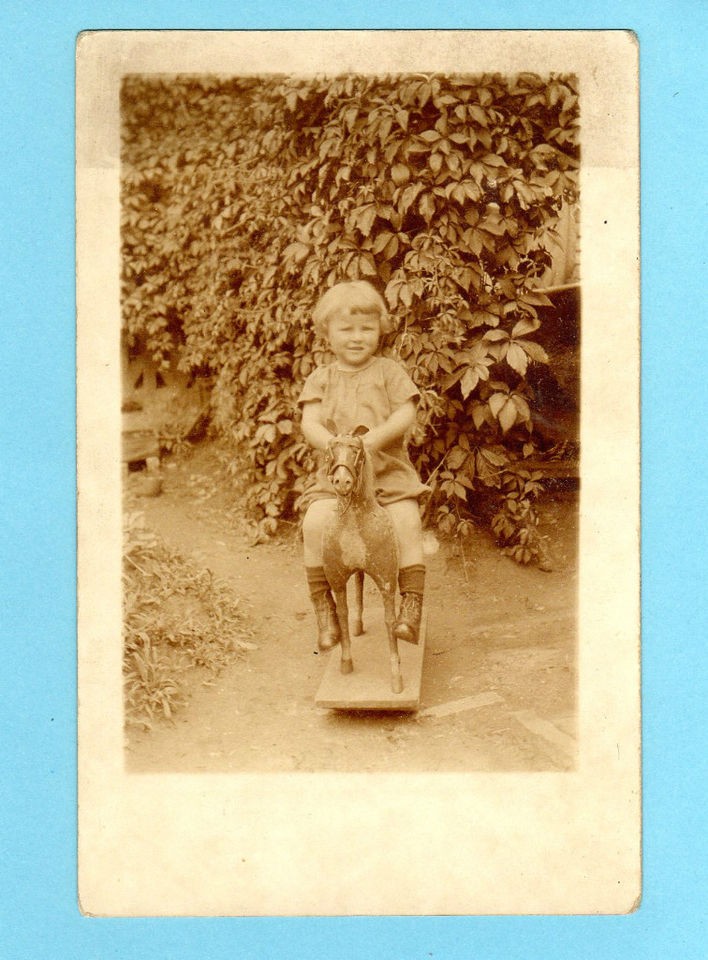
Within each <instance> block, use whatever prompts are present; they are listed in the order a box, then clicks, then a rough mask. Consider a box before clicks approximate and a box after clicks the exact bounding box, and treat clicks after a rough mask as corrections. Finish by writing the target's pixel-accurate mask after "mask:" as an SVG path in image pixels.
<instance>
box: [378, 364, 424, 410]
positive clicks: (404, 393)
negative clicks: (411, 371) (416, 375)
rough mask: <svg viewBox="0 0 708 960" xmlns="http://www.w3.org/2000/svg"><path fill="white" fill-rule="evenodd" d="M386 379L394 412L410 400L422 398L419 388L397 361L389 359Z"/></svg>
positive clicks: (385, 374) (385, 373) (385, 372)
mask: <svg viewBox="0 0 708 960" xmlns="http://www.w3.org/2000/svg"><path fill="white" fill-rule="evenodd" d="M384 377H385V382H386V391H387V393H388V399H389V402H390V404H391V410H392V411H393V410H397V409H398V408H399V407H402V406H403V404H404V403H406V402H407V401H408V400H417V399H418V398H419V397H420V390H419V389H418V387H416V385H415V384H414V383H413V381H412V380H411V378H410V377H409V376H408V374H407V373H406V371H405V370H404V369H403V367H402V366H401V365H400V363H396V361H395V360H389V359H388V358H387V360H386V367H385V371H384Z"/></svg>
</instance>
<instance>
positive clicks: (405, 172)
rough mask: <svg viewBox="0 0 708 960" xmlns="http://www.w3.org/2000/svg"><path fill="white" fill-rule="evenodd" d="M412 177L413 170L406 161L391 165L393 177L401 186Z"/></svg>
mask: <svg viewBox="0 0 708 960" xmlns="http://www.w3.org/2000/svg"><path fill="white" fill-rule="evenodd" d="M410 178H411V172H410V170H409V169H408V167H407V166H406V165H405V163H396V164H394V165H393V166H392V167H391V179H392V180H393V182H394V183H395V184H396V186H397V187H400V186H401V184H403V183H408V181H409V180H410Z"/></svg>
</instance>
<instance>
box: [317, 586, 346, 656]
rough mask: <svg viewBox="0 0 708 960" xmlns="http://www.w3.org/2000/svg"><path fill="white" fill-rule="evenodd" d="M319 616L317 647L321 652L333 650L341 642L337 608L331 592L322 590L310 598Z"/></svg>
mask: <svg viewBox="0 0 708 960" xmlns="http://www.w3.org/2000/svg"><path fill="white" fill-rule="evenodd" d="M310 599H311V600H312V606H313V607H314V610H315V614H316V616H317V646H318V647H319V648H320V650H323V651H324V650H331V649H332V647H336V646H337V644H338V643H339V641H340V640H341V633H340V630H339V620H338V619H337V607H336V606H335V603H334V598H333V596H332V594H331V593H330V592H329V590H320V591H319V592H318V593H315V594H313V595H312V597H311V598H310Z"/></svg>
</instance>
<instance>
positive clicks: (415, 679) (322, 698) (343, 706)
mask: <svg viewBox="0 0 708 960" xmlns="http://www.w3.org/2000/svg"><path fill="white" fill-rule="evenodd" d="M378 607H379V604H376V607H375V608H372V607H369V609H368V610H365V611H364V626H365V627H366V633H364V634H363V635H362V636H360V637H352V659H353V660H354V670H353V672H352V673H349V674H343V673H341V672H340V669H339V664H340V660H341V651H340V648H339V647H335V648H334V650H332V652H331V653H329V654H327V664H326V666H325V672H324V676H323V677H322V682H321V683H320V686H319V689H318V691H317V694H316V696H315V703H316V704H317V706H318V707H328V708H330V709H334V710H405V711H412V710H417V709H418V707H419V706H420V684H421V677H422V674H423V655H424V653H425V633H426V625H427V613H426V610H425V609H424V610H423V618H422V621H421V626H420V643H419V644H418V645H417V646H416V645H414V644H412V643H402V642H399V644H398V654H399V656H400V658H401V673H402V675H403V690H402V691H401V692H400V693H394V692H393V690H392V689H391V674H390V666H389V659H388V640H387V639H386V626H385V624H384V619H383V610H381V609H378Z"/></svg>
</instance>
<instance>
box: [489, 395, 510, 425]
mask: <svg viewBox="0 0 708 960" xmlns="http://www.w3.org/2000/svg"><path fill="white" fill-rule="evenodd" d="M508 399H509V394H508V393H493V394H492V395H491V397H490V398H489V400H488V401H487V402H488V404H489V409H490V410H491V411H492V415H493V416H494V417H496V418H497V419H499V413H500V412H501V409H502V407H503V406H504V405H505V403H506V401H507V400H508Z"/></svg>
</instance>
